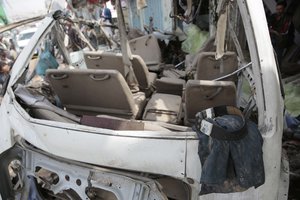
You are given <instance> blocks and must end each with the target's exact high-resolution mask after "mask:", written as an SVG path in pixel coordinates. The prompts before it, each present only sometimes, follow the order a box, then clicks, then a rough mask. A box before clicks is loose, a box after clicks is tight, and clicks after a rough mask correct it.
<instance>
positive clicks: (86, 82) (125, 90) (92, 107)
mask: <svg viewBox="0 0 300 200" xmlns="http://www.w3.org/2000/svg"><path fill="white" fill-rule="evenodd" d="M47 78H48V80H49V81H50V85H51V86H52V87H53V89H54V91H55V92H56V94H57V95H58V97H59V99H60V100H61V102H62V104H63V105H64V107H65V108H66V110H67V111H69V112H71V113H74V114H77V115H98V114H110V115H113V116H120V117H125V118H137V117H139V116H138V115H139V113H140V109H141V110H142V109H143V105H144V101H145V99H146V97H145V95H144V94H143V93H142V92H141V93H138V95H139V101H135V100H134V97H133V96H134V95H133V94H132V93H131V91H130V89H129V87H128V85H127V83H126V81H125V79H124V77H123V76H122V75H121V74H120V73H119V72H118V71H116V70H94V69H86V70H48V71H47ZM136 102H137V103H136Z"/></svg>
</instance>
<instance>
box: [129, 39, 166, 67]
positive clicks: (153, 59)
mask: <svg viewBox="0 0 300 200" xmlns="http://www.w3.org/2000/svg"><path fill="white" fill-rule="evenodd" d="M129 46H130V49H131V52H132V54H135V55H139V56H141V57H142V58H143V60H144V62H145V63H146V65H147V67H148V69H149V71H152V72H158V71H160V69H161V60H162V58H161V50H160V47H159V45H158V41H157V38H156V37H155V36H154V35H145V36H142V37H138V38H135V39H132V40H130V41H129Z"/></svg>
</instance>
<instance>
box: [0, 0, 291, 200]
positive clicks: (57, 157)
mask: <svg viewBox="0 0 300 200" xmlns="http://www.w3.org/2000/svg"><path fill="white" fill-rule="evenodd" d="M220 2H221V3H222V2H223V3H224V2H230V1H220ZM236 5H237V7H238V8H239V11H240V15H241V20H242V23H243V26H244V28H245V33H246V38H247V42H248V43H247V44H248V48H249V53H250V60H249V61H248V62H246V63H242V64H241V67H243V69H240V72H241V73H240V74H239V76H240V77H244V81H247V82H248V83H249V85H250V86H251V89H252V93H253V101H252V103H253V104H251V106H250V107H252V108H253V107H255V108H254V110H256V112H257V115H258V118H257V125H258V127H259V130H260V133H261V134H262V136H263V149H262V150H263V160H264V169H265V182H264V184H262V185H261V186H260V187H257V188H254V187H251V188H248V189H246V190H241V191H239V190H236V191H235V192H232V193H226V194H223V193H218V194H217V193H213V194H207V195H202V196H199V193H200V191H201V184H200V176H201V168H202V167H201V163H200V159H199V155H198V145H199V141H198V140H199V139H198V136H197V133H196V132H195V131H193V130H192V129H191V128H190V127H186V126H180V125H171V124H164V123H158V124H155V123H153V124H151V126H153V127H152V128H146V123H147V122H144V121H139V122H138V123H145V124H144V127H145V128H144V130H111V129H107V128H97V127H92V126H87V125H81V124H78V123H67V122H58V121H54V120H53V121H51V120H43V119H38V118H34V117H32V116H31V115H30V114H29V112H28V110H27V109H25V108H24V107H23V105H22V103H20V101H19V100H18V98H17V97H16V95H15V90H16V88H17V85H18V84H21V85H22V84H24V83H25V79H26V77H25V74H26V73H25V72H26V71H27V70H28V64H29V62H30V59H31V58H32V55H33V54H34V51H35V48H36V47H37V46H38V45H39V44H40V43H41V41H42V39H43V37H45V35H47V33H48V32H50V31H51V30H53V29H55V28H56V26H57V27H58V26H59V21H60V19H59V18H57V19H55V17H53V16H49V17H46V18H45V19H44V20H43V22H42V23H41V25H40V28H39V29H38V30H37V32H36V33H35V35H34V36H33V37H32V39H31V41H30V43H29V44H28V46H26V47H25V48H24V50H23V51H22V53H21V54H20V55H19V57H18V58H17V60H16V62H15V64H14V67H13V70H12V72H11V76H10V80H9V82H8V83H7V86H6V88H4V89H5V94H4V97H3V99H2V102H1V109H0V124H1V133H0V135H1V137H0V153H1V154H0V168H1V174H0V194H1V198H2V199H122V200H131V199H132V200H134V199H141V200H142V199H143V200H158V199H190V200H195V199H224V198H226V199H266V200H267V199H270V200H271V199H287V190H288V164H287V161H286V159H285V157H284V156H282V152H281V138H282V129H283V94H282V90H281V87H280V77H279V74H278V71H277V67H276V60H275V57H274V52H273V48H272V45H271V41H270V37H269V32H268V27H267V22H266V18H265V13H264V9H263V3H262V1H253V0H237V1H236ZM216 7H217V6H216ZM232 24H233V22H232ZM57 34H58V35H59V33H57ZM236 46H239V45H238V44H237V45H236ZM60 47H61V52H62V54H63V55H65V57H66V58H68V55H67V51H66V50H65V49H64V45H61V46H60ZM239 56H240V57H242V54H241V55H239ZM244 66H247V67H244ZM241 82H242V81H239V82H238V84H241ZM238 88H239V87H238ZM239 95H240V93H239V91H238V95H237V98H238V99H239ZM249 110H250V109H249ZM149 126H150V125H149Z"/></svg>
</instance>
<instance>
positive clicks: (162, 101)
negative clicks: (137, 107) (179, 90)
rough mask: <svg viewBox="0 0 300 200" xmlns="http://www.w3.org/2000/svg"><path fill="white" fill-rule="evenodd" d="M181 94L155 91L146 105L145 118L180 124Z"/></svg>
mask: <svg viewBox="0 0 300 200" xmlns="http://www.w3.org/2000/svg"><path fill="white" fill-rule="evenodd" d="M181 100H182V99H181V96H178V95H171V94H162V93H155V94H153V95H152V97H151V99H150V100H149V102H148V103H147V105H146V107H145V111H144V114H143V119H144V120H149V121H160V122H167V123H171V124H178V123H180V120H181V114H182V103H181V102H182V101H181Z"/></svg>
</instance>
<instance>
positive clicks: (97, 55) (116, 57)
mask: <svg viewBox="0 0 300 200" xmlns="http://www.w3.org/2000/svg"><path fill="white" fill-rule="evenodd" d="M84 60H85V63H86V67H87V68H88V69H113V70H117V71H118V72H120V73H121V74H122V75H123V76H124V77H125V67H124V64H123V60H122V54H120V53H113V52H105V51H102V52H94V51H89V52H84Z"/></svg>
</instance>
